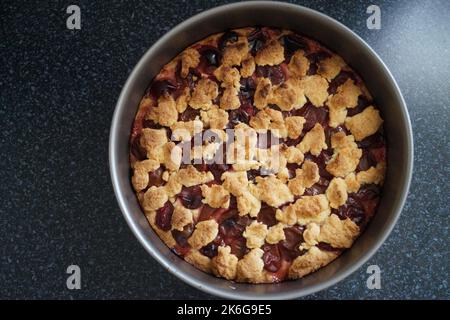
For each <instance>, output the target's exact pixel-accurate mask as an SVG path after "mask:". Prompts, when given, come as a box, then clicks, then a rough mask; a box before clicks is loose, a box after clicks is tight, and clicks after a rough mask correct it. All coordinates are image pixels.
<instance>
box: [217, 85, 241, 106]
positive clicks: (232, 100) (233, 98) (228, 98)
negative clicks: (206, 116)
mask: <svg viewBox="0 0 450 320" xmlns="http://www.w3.org/2000/svg"><path fill="white" fill-rule="evenodd" d="M238 94H239V90H238V89H236V88H235V87H227V88H225V90H224V91H223V94H222V97H221V98H220V108H222V109H224V110H234V109H238V108H239V107H240V106H241V102H240V100H239V96H238Z"/></svg>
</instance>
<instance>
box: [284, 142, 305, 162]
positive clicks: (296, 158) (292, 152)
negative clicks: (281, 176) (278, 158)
mask: <svg viewBox="0 0 450 320" xmlns="http://www.w3.org/2000/svg"><path fill="white" fill-rule="evenodd" d="M281 152H282V154H283V156H284V157H285V158H286V161H287V162H288V163H297V164H300V163H302V162H303V159H304V155H303V153H302V152H301V151H300V150H299V149H298V148H296V147H294V146H290V147H287V148H282V150H281Z"/></svg>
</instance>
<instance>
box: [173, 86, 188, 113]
mask: <svg viewBox="0 0 450 320" xmlns="http://www.w3.org/2000/svg"><path fill="white" fill-rule="evenodd" d="M190 98H191V90H190V89H189V88H188V87H186V88H184V90H183V92H182V93H181V94H180V96H179V97H178V98H177V100H176V101H175V108H176V109H177V111H178V113H183V112H184V110H186V108H187V106H188V102H189V99H190Z"/></svg>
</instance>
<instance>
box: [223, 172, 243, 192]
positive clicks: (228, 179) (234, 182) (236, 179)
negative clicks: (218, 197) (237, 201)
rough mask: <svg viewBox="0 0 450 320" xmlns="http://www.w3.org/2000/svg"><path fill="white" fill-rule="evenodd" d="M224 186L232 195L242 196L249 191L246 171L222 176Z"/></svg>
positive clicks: (225, 173)
mask: <svg viewBox="0 0 450 320" xmlns="http://www.w3.org/2000/svg"><path fill="white" fill-rule="evenodd" d="M221 179H222V180H223V186H224V187H225V189H227V190H228V191H229V192H230V193H231V194H232V195H234V196H236V197H238V196H241V195H242V194H243V193H244V191H246V190H247V186H248V179H247V172H245V171H227V172H224V173H223V174H222V177H221Z"/></svg>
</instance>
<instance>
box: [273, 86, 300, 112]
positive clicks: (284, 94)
mask: <svg viewBox="0 0 450 320" xmlns="http://www.w3.org/2000/svg"><path fill="white" fill-rule="evenodd" d="M268 100H269V102H270V103H272V104H276V105H277V106H278V107H279V108H280V109H281V110H283V111H290V110H292V109H299V108H301V107H302V106H303V105H304V104H305V103H306V98H305V95H304V91H303V88H302V85H301V82H300V81H299V80H298V79H295V78H291V79H289V80H287V81H286V82H283V83H282V84H280V85H279V86H277V87H275V88H273V91H272V94H271V95H269V99H268Z"/></svg>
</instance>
